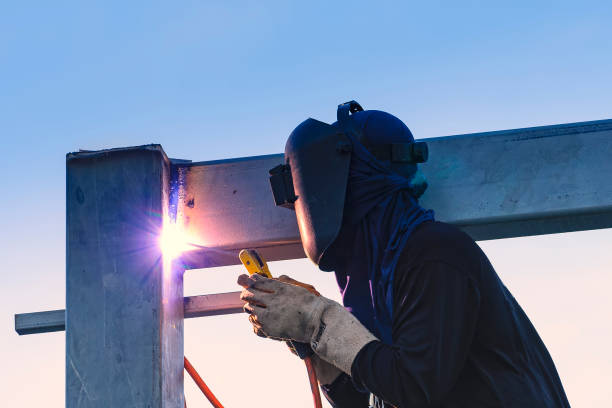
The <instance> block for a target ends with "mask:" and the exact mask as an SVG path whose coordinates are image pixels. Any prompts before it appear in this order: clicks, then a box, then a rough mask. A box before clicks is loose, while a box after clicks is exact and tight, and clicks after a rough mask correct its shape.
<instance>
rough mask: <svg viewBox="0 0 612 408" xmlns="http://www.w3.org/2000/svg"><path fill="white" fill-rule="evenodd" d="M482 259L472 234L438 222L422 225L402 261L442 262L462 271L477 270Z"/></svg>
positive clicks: (414, 235) (409, 244)
mask: <svg viewBox="0 0 612 408" xmlns="http://www.w3.org/2000/svg"><path fill="white" fill-rule="evenodd" d="M481 256H482V251H481V249H480V247H478V245H477V244H476V242H474V240H473V239H472V238H471V237H470V236H469V235H467V234H466V233H465V232H463V231H461V230H460V229H459V228H457V227H455V226H453V225H450V224H446V223H444V222H437V221H436V222H428V223H425V224H423V225H421V226H420V228H418V229H417V230H416V231H415V233H414V234H413V235H412V236H411V237H410V239H409V241H408V243H407V245H406V247H405V249H404V253H403V254H402V258H404V259H406V260H408V259H410V260H412V262H418V263H423V262H442V263H445V264H448V265H451V266H453V267H455V268H457V269H460V270H466V269H472V268H473V267H477V266H478V265H480V260H481ZM400 262H401V261H400Z"/></svg>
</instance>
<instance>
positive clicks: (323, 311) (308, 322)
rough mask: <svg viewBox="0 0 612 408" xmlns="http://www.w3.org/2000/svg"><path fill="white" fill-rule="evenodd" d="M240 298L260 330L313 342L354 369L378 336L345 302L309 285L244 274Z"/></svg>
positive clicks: (321, 351)
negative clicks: (359, 356) (313, 290)
mask: <svg viewBox="0 0 612 408" xmlns="http://www.w3.org/2000/svg"><path fill="white" fill-rule="evenodd" d="M238 284H239V285H241V286H242V287H244V288H245V289H244V290H243V291H242V293H241V294H240V298H241V299H242V300H243V301H245V302H247V304H245V306H244V310H245V312H247V313H248V314H249V315H250V316H249V321H250V322H251V324H252V325H253V327H254V329H255V331H256V333H257V334H258V335H260V336H264V337H270V338H273V339H277V340H295V341H298V342H302V343H309V344H310V346H311V347H312V349H313V351H314V352H315V353H316V354H317V355H318V356H319V357H320V358H321V359H323V360H324V361H326V362H328V363H331V364H332V365H334V366H336V367H338V368H339V369H340V370H342V371H344V372H345V373H347V374H349V375H350V373H351V366H352V364H353V360H354V359H355V356H356V355H357V353H358V352H359V350H361V348H363V346H365V345H366V344H367V343H369V342H371V341H373V340H377V339H376V337H375V336H374V335H373V334H372V333H370V332H369V331H368V330H367V329H366V328H365V327H364V326H363V325H362V324H361V323H360V322H359V321H358V320H357V318H355V316H353V315H352V314H351V313H350V312H349V311H347V310H346V309H345V308H344V307H343V306H342V305H340V304H339V303H337V302H334V301H333V300H330V299H327V298H325V297H323V296H316V295H315V294H313V293H311V292H309V291H308V290H307V289H305V288H303V287H300V286H297V285H293V284H289V283H285V282H282V281H279V280H275V279H268V278H265V277H263V276H260V275H252V276H248V275H240V276H239V277H238Z"/></svg>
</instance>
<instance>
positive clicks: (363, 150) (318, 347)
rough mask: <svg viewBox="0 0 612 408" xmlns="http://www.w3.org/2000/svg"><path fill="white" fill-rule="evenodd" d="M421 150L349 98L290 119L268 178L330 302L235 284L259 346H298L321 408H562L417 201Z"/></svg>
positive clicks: (484, 277)
mask: <svg viewBox="0 0 612 408" xmlns="http://www.w3.org/2000/svg"><path fill="white" fill-rule="evenodd" d="M427 159H428V151H427V146H426V144H425V143H424V142H416V141H415V140H414V138H413V135H412V133H411V132H410V130H409V129H408V127H407V126H406V125H405V124H404V123H403V122H402V121H401V120H400V119H398V118H396V117H395V116H393V115H390V114H388V113H386V112H382V111H376V110H365V111H364V110H363V109H362V108H361V106H360V105H359V104H358V103H356V102H355V101H351V102H348V103H345V104H342V105H340V106H339V107H338V121H337V122H335V123H333V124H331V125H330V124H326V123H323V122H320V121H317V120H314V119H308V120H306V121H304V122H302V123H301V124H300V125H299V126H298V127H297V128H296V129H295V130H294V131H293V132H292V133H291V135H290V137H289V139H288V141H287V144H286V148H285V160H286V161H285V164H283V165H280V166H278V167H276V168H274V169H272V170H271V172H270V174H271V183H272V189H273V192H274V198H275V200H276V204H277V205H281V206H284V207H288V208H292V209H294V210H295V213H296V216H297V222H298V226H299V229H300V236H301V239H302V244H303V246H304V251H305V253H306V255H307V256H308V257H309V258H310V259H311V260H312V261H313V262H314V263H315V264H317V265H318V267H319V269H321V270H322V271H330V272H331V271H333V272H334V273H335V276H336V280H337V282H338V285H339V288H340V291H341V294H342V300H343V305H340V304H338V303H337V302H334V301H332V300H330V299H327V298H325V297H322V296H316V295H315V294H313V293H312V292H311V291H308V290H306V289H304V288H302V287H300V286H297V285H294V284H291V281H290V280H287V279H280V280H274V279H267V278H265V277H262V276H258V275H253V276H251V277H249V276H247V275H242V276H240V277H239V279H238V283H239V284H240V285H241V286H243V287H244V290H243V291H242V294H241V298H242V299H243V300H244V301H245V302H246V303H245V307H244V309H245V311H246V312H247V313H248V314H249V321H250V322H251V323H252V325H253V328H254V331H255V332H256V333H257V334H258V335H259V336H262V337H269V338H272V339H277V340H293V341H297V342H303V343H308V344H310V346H311V348H312V351H313V352H314V363H315V364H314V365H315V367H316V371H317V374H318V378H319V383H320V384H321V388H322V389H323V391H324V393H325V395H326V397H327V399H328V400H329V401H330V403H331V405H332V406H334V407H338V408H345V407H352V408H365V407H368V406H370V405H371V406H375V407H402V408H409V407H446V408H450V407H569V403H568V401H567V398H566V396H565V392H564V390H563V386H562V384H561V381H560V379H559V376H558V374H557V371H556V368H555V365H554V363H553V361H552V358H551V357H550V355H549V353H548V351H547V350H546V347H545V345H544V343H543V342H542V340H541V339H540V337H539V336H538V334H537V332H536V330H535V328H534V327H533V325H532V324H531V322H530V321H529V319H528V317H527V316H526V314H525V313H524V312H523V310H522V309H521V307H520V306H519V304H518V303H517V301H516V300H515V299H514V297H513V296H512V295H511V293H510V292H509V291H508V289H507V288H506V287H505V286H504V284H503V283H502V282H501V280H500V278H499V277H498V275H497V273H496V272H495V270H494V269H493V267H492V266H491V264H490V262H489V260H488V259H487V257H486V255H485V254H484V253H483V252H482V250H481V249H480V248H479V246H478V245H477V244H476V243H475V242H474V240H473V239H471V238H470V237H469V236H468V235H467V234H465V233H464V232H462V231H461V230H459V229H458V228H456V227H454V226H451V225H449V224H445V223H442V222H438V221H436V220H435V218H434V213H433V211H431V210H427V209H424V208H422V207H421V206H420V205H419V202H418V199H419V197H420V196H421V195H422V194H423V192H424V191H425V189H426V186H427V184H426V181H425V180H424V178H423V177H422V176H421V174H420V172H419V170H418V164H419V163H423V162H425V161H426V160H427Z"/></svg>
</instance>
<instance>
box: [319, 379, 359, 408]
mask: <svg viewBox="0 0 612 408" xmlns="http://www.w3.org/2000/svg"><path fill="white" fill-rule="evenodd" d="M321 390H322V391H323V395H325V398H327V401H329V403H330V405H331V406H332V407H333V408H368V403H369V400H370V393H369V392H367V391H363V390H357V388H355V384H353V382H352V380H351V377H349V376H348V374H345V373H342V374H340V376H339V377H338V378H336V379H335V380H334V382H333V383H331V384H330V385H322V386H321Z"/></svg>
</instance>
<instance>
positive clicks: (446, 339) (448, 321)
mask: <svg viewBox="0 0 612 408" xmlns="http://www.w3.org/2000/svg"><path fill="white" fill-rule="evenodd" d="M400 269H401V266H398V269H396V274H397V273H402V272H403V271H402V270H400ZM403 275H404V279H401V280H397V281H396V282H395V285H396V287H394V291H393V292H394V298H395V302H394V314H393V341H394V343H393V345H386V344H383V343H381V342H380V341H373V342H370V343H369V344H367V345H366V346H365V347H363V349H361V350H360V352H359V353H358V354H357V356H356V358H355V360H354V362H353V364H352V370H351V375H352V378H353V382H354V383H355V384H356V385H357V386H358V387H363V388H364V389H367V390H368V391H370V392H372V393H373V394H375V395H377V396H378V397H379V398H382V399H383V400H385V401H387V402H389V403H391V404H393V405H396V406H399V407H429V406H432V407H433V406H440V404H441V402H442V401H443V400H444V398H445V397H446V396H447V394H448V393H449V391H450V390H451V389H452V387H453V386H454V385H455V383H456V381H457V380H458V376H459V374H460V372H461V370H462V369H463V367H464V365H465V363H466V360H467V356H468V352H469V348H470V345H471V342H472V339H473V334H474V331H475V326H476V322H477V318H478V309H479V304H480V293H479V291H478V289H477V287H476V286H475V284H474V282H473V281H472V279H471V278H469V277H468V276H467V275H466V274H464V273H462V272H460V271H458V270H456V269H455V268H454V267H452V266H450V265H447V264H445V263H441V262H427V263H425V264H423V265H422V266H421V267H420V268H419V269H418V270H414V268H412V269H411V270H410V273H404V274H403Z"/></svg>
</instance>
